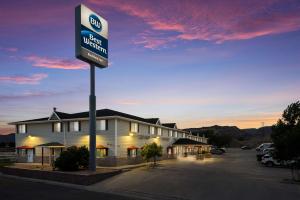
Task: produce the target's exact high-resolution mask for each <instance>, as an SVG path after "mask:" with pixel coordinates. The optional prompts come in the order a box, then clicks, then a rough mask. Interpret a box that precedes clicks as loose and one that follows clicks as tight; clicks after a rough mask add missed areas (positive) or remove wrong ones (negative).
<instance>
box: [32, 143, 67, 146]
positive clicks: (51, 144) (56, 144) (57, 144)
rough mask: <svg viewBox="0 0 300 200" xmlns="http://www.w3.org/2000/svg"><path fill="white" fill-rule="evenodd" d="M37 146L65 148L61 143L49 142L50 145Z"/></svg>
mask: <svg viewBox="0 0 300 200" xmlns="http://www.w3.org/2000/svg"><path fill="white" fill-rule="evenodd" d="M37 146H38V147H64V145H63V144H61V143H59V142H49V143H45V144H40V145H37Z"/></svg>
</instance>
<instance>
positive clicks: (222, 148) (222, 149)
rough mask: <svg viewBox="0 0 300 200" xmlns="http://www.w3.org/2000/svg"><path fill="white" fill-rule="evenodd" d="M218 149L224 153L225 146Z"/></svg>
mask: <svg viewBox="0 0 300 200" xmlns="http://www.w3.org/2000/svg"><path fill="white" fill-rule="evenodd" d="M218 149H220V150H221V151H223V153H226V148H225V147H221V148H218Z"/></svg>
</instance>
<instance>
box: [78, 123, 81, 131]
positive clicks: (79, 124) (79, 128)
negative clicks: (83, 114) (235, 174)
mask: <svg viewBox="0 0 300 200" xmlns="http://www.w3.org/2000/svg"><path fill="white" fill-rule="evenodd" d="M78 126H79V127H78V130H79V131H81V121H78Z"/></svg>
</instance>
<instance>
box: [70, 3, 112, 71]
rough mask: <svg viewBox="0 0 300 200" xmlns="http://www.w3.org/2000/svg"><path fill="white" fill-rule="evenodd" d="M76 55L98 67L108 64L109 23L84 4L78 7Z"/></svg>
mask: <svg viewBox="0 0 300 200" xmlns="http://www.w3.org/2000/svg"><path fill="white" fill-rule="evenodd" d="M75 12H76V16H75V18H76V19H75V21H76V22H75V23H76V42H75V43H76V57H77V58H79V59H80V60H83V61H85V62H88V63H91V64H94V65H95V66H98V67H101V68H103V67H107V66H108V23H107V21H106V20H105V19H104V18H102V17H101V16H99V15H97V14H96V13H95V12H93V11H92V10H90V9H89V8H87V7H86V6H84V5H79V6H78V7H76V10H75Z"/></svg>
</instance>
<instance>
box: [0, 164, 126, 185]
mask: <svg viewBox="0 0 300 200" xmlns="http://www.w3.org/2000/svg"><path fill="white" fill-rule="evenodd" d="M0 172H2V173H3V174H7V175H13V176H20V177H26V178H34V179H42V180H50V181H58V182H64V183H72V184H78V185H91V184H94V183H97V182H100V181H103V180H104V179H107V178H110V177H112V176H115V175H117V174H120V173H121V172H122V170H116V169H97V171H96V172H90V171H88V170H79V171H74V172H62V171H51V170H48V169H43V170H41V169H36V168H35V169H28V168H27V169H26V168H20V167H16V166H2V167H1V166H0Z"/></svg>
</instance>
